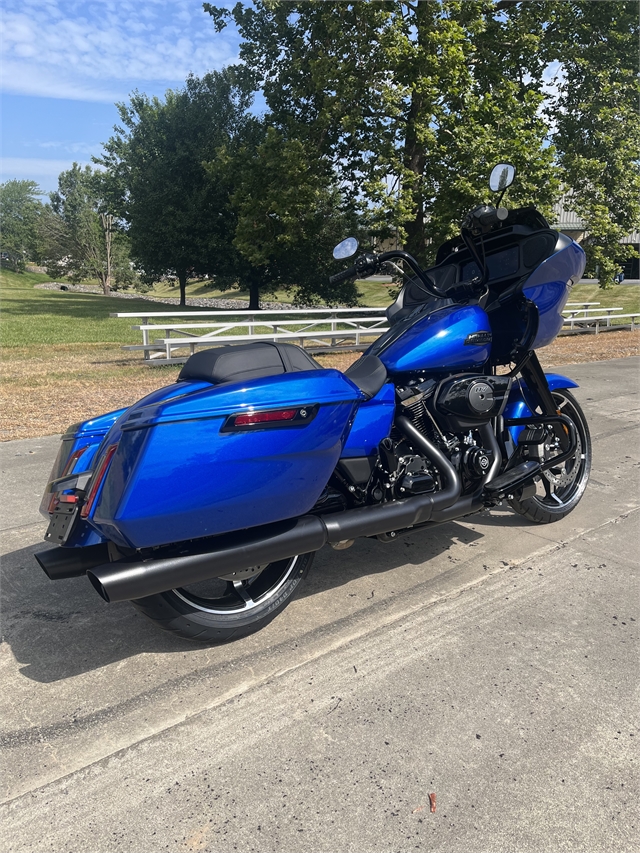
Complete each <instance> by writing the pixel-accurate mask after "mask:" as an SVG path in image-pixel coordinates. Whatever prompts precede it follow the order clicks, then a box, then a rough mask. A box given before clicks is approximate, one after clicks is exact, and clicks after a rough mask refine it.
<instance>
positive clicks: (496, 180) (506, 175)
mask: <svg viewBox="0 0 640 853" xmlns="http://www.w3.org/2000/svg"><path fill="white" fill-rule="evenodd" d="M515 175H516V170H515V167H514V166H512V165H511V164H510V163H498V165H497V166H494V167H493V171H492V172H491V177H490V178H489V189H490V190H491V192H493V193H499V192H500V191H501V190H506V188H507V187H510V186H511V184H512V183H513V179H514V178H515Z"/></svg>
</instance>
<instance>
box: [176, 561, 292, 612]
mask: <svg viewBox="0 0 640 853" xmlns="http://www.w3.org/2000/svg"><path fill="white" fill-rule="evenodd" d="M298 560H299V557H298V556H295V557H290V558H289V559H287V560H279V561H277V562H275V563H269V564H268V565H265V566H256V567H254V569H255V571H251V570H247V572H238V573H237V577H234V575H227V576H226V577H224V578H212V579H210V580H206V581H201V582H200V583H196V584H190V585H189V586H188V587H181V588H179V589H174V590H173V593H174V595H176V596H177V597H178V598H179V599H181V600H182V601H184V602H185V604H188V605H189V607H191V608H193V609H194V610H199V611H201V612H203V613H214V614H216V615H219V616H233V615H235V614H241V613H242V614H244V613H248V612H249V611H251V610H254V609H256V608H258V607H261V606H263V605H264V604H265V603H266V602H267V601H269V600H271V599H273V598H276V597H277V596H278V594H279V593H280V591H281V590H282V588H283V587H284V586H285V584H286V583H287V582H288V581H289V580H290V579H291V578H292V577H293V576H294V575H295V573H296V572H297V564H298Z"/></svg>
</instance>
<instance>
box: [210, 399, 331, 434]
mask: <svg viewBox="0 0 640 853" xmlns="http://www.w3.org/2000/svg"><path fill="white" fill-rule="evenodd" d="M318 408H319V407H318V404H317V403H316V404H314V405H311V406H296V407H295V408H287V409H269V410H267V411H262V412H255V411H251V412H242V413H239V414H237V415H229V417H228V418H227V419H226V421H225V422H224V424H223V426H222V430H221V432H238V431H243V430H247V429H252V428H255V429H264V428H265V427H278V426H284V427H286V426H305V425H306V424H308V423H311V421H312V420H313V419H314V418H315V416H316V415H317V413H318Z"/></svg>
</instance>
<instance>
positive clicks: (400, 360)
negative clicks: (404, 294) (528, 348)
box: [368, 305, 491, 375]
mask: <svg viewBox="0 0 640 853" xmlns="http://www.w3.org/2000/svg"><path fill="white" fill-rule="evenodd" d="M368 353H370V354H372V355H377V356H378V358H379V359H380V360H381V361H382V362H383V363H384V365H385V367H386V368H387V371H388V372H389V373H390V374H391V375H393V374H398V373H412V372H429V371H434V372H435V371H442V370H451V369H461V370H467V369H476V368H480V367H482V365H483V364H484V363H485V362H486V361H487V359H488V358H489V355H490V353H491V326H490V325H489V318H488V317H487V315H486V313H485V311H484V309H482V308H481V307H480V306H479V305H448V306H446V307H444V308H438V309H437V310H434V311H429V310H428V306H426V310H424V311H423V312H422V313H420V314H419V315H417V316H415V315H414V316H411V317H408V318H407V319H406V320H403V321H402V322H400V323H398V324H397V325H395V326H394V327H393V328H392V329H390V330H389V331H388V332H387V333H386V334H384V335H383V336H382V337H380V338H378V340H377V341H376V342H375V343H374V344H373V345H372V346H371V347H370V349H369V350H368Z"/></svg>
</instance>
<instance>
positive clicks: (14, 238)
mask: <svg viewBox="0 0 640 853" xmlns="http://www.w3.org/2000/svg"><path fill="white" fill-rule="evenodd" d="M39 195H41V191H40V188H39V186H38V185H37V184H36V182H35V181H16V180H13V181H6V182H5V183H3V184H0V246H1V248H2V252H3V253H6V256H7V257H6V258H5V260H6V261H7V262H8V263H9V265H10V266H11V267H13V269H15V270H20V271H22V270H24V266H25V261H26V260H38V259H39V258H38V255H39V249H40V246H39V239H38V238H39V229H38V222H39V217H40V215H41V213H42V209H43V204H42V202H41V201H40V199H39V198H38V196H39Z"/></svg>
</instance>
